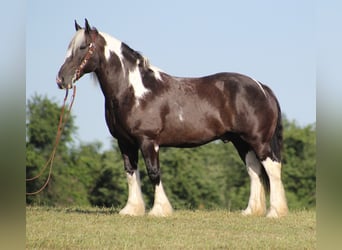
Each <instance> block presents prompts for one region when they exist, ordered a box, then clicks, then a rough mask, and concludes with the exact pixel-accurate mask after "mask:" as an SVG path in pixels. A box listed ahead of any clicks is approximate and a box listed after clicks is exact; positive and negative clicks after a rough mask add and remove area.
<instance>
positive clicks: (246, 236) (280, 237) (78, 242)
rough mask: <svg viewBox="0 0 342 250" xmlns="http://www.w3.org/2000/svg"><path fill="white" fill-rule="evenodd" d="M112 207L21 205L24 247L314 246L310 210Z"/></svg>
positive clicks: (220, 247)
mask: <svg viewBox="0 0 342 250" xmlns="http://www.w3.org/2000/svg"><path fill="white" fill-rule="evenodd" d="M117 212H118V211H116V210H115V209H102V208H47V207H27V209H26V248H27V249H316V248H317V247H316V213H315V211H297V212H291V213H290V214H289V215H288V216H287V217H284V218H281V219H268V218H265V217H244V216H242V215H240V213H238V212H228V211H225V210H217V211H190V210H179V211H177V210H176V211H175V212H174V214H173V216H171V217H168V218H153V217H149V216H143V217H126V216H120V215H118V214H117Z"/></svg>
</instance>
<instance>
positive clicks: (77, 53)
mask: <svg viewBox="0 0 342 250" xmlns="http://www.w3.org/2000/svg"><path fill="white" fill-rule="evenodd" d="M75 28H76V34H75V35H74V37H73V39H72V40H71V42H70V44H69V47H68V51H67V54H66V58H65V61H64V64H63V65H62V66H61V68H60V70H59V72H58V75H57V77H56V82H57V84H58V87H59V88H61V89H64V88H69V89H70V88H72V85H73V83H75V82H76V81H77V80H78V79H79V78H81V77H82V76H83V75H84V74H85V73H90V72H94V71H95V70H96V66H97V64H98V60H99V57H98V55H97V52H96V39H97V37H98V31H97V30H96V29H95V28H91V27H90V25H89V23H88V20H87V19H85V28H81V26H80V25H78V23H77V22H76V21H75Z"/></svg>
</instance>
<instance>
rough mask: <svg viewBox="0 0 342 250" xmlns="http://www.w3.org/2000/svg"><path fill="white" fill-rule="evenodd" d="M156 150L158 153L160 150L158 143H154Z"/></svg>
mask: <svg viewBox="0 0 342 250" xmlns="http://www.w3.org/2000/svg"><path fill="white" fill-rule="evenodd" d="M154 151H156V153H158V151H159V145H157V144H155V145H154Z"/></svg>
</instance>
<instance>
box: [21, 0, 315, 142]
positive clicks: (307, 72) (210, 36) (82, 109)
mask: <svg viewBox="0 0 342 250" xmlns="http://www.w3.org/2000/svg"><path fill="white" fill-rule="evenodd" d="M26 8H27V12H26V99H29V98H30V97H32V96H33V95H34V94H39V95H43V96H44V95H46V96H48V97H49V98H51V99H52V100H54V101H56V102H57V103H61V104H62V101H63V97H64V94H65V92H64V91H61V90H59V89H58V88H57V85H56V83H55V78H56V75H57V72H58V70H59V68H60V66H61V65H62V64H63V62H64V58H65V55H66V50H67V46H68V44H69V42H70V40H71V38H72V37H73V35H74V33H75V28H74V20H75V19H76V20H77V21H78V23H79V24H81V26H84V18H87V19H88V21H89V23H90V25H91V26H94V27H96V28H97V29H98V30H99V31H102V32H106V33H108V34H110V35H112V36H113V37H115V38H117V39H119V40H121V41H123V42H126V43H127V44H128V45H129V46H130V47H132V48H133V49H135V50H138V51H140V52H141V53H142V54H143V55H144V56H146V57H147V58H148V59H149V60H150V62H151V64H152V65H155V66H157V67H158V68H161V69H162V70H163V71H165V72H167V73H169V74H171V75H175V76H205V75H209V74H213V73H217V72H239V73H242V74H246V75H249V76H251V77H253V78H254V79H257V80H259V81H261V82H262V83H264V84H266V85H268V86H269V87H271V89H272V90H273V91H274V92H275V94H276V96H277V97H278V100H279V102H280V105H281V108H282V112H283V113H284V114H285V115H286V116H287V118H288V119H289V120H294V121H296V122H297V124H298V125H300V126H305V125H309V124H312V123H315V122H316V44H315V4H314V3H313V2H312V1H309V0H303V1H297V0H288V1H271V0H261V1H246V0H243V1H215V0H212V1H198V0H196V1H195V0H190V1H184V0H181V1H179V0H173V1H167V2H166V3H162V2H161V1H133V0H132V1H101V0H98V1H86V0H82V1H70V0H68V1H66V0H60V1H45V0H35V1H28V2H27V6H26ZM76 85H77V94H76V99H75V103H74V106H73V110H72V112H73V114H74V115H75V116H76V126H77V127H78V130H77V131H78V132H77V134H76V135H75V137H74V140H75V141H76V142H78V143H90V142H94V141H98V142H101V143H102V144H103V149H109V148H110V144H111V136H110V133H109V131H108V128H107V126H106V123H105V118H104V97H103V95H102V93H101V90H100V87H99V85H98V84H97V83H95V82H94V80H93V79H92V78H91V77H90V76H88V75H85V76H83V78H81V79H80V80H79V81H78V82H77V83H76Z"/></svg>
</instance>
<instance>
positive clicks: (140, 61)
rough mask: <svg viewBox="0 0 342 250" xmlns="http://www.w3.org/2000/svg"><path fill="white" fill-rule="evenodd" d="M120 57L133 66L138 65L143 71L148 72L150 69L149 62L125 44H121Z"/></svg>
mask: <svg viewBox="0 0 342 250" xmlns="http://www.w3.org/2000/svg"><path fill="white" fill-rule="evenodd" d="M121 51H122V55H123V56H124V57H125V59H126V60H128V61H129V62H130V63H132V64H133V65H138V66H139V67H141V68H142V69H144V70H148V69H149V68H150V62H149V60H148V59H147V58H146V57H145V56H143V55H142V54H141V53H140V52H138V51H136V50H134V49H132V48H131V47H129V46H128V45H127V44H126V43H124V42H123V43H122V45H121Z"/></svg>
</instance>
